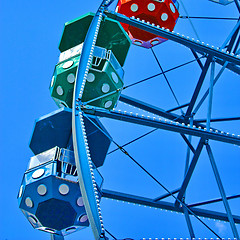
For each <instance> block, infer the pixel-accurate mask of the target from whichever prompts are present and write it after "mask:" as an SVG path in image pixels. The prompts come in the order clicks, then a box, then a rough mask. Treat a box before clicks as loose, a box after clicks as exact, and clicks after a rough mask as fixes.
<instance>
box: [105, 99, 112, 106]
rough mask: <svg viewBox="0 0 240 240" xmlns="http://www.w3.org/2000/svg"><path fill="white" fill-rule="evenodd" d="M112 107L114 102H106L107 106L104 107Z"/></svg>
mask: <svg viewBox="0 0 240 240" xmlns="http://www.w3.org/2000/svg"><path fill="white" fill-rule="evenodd" d="M111 106H112V101H110V100H109V101H107V102H105V104H104V107H105V108H109V107H111Z"/></svg>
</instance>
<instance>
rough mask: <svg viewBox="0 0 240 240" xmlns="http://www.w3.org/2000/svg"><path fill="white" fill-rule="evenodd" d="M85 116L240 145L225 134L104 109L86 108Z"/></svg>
mask: <svg viewBox="0 0 240 240" xmlns="http://www.w3.org/2000/svg"><path fill="white" fill-rule="evenodd" d="M83 111H84V112H85V113H86V114H89V115H90V116H91V115H96V116H99V117H107V118H112V119H116V120H120V121H125V122H130V123H135V124H140V125H144V126H149V127H153V128H159V129H163V130H168V131H173V132H177V133H182V134H188V135H192V136H198V137H203V138H205V139H212V140H216V141H220V142H226V143H232V144H236V145H240V137H237V136H231V135H229V134H227V133H223V134H222V133H219V132H217V133H215V132H211V131H210V132H207V131H205V130H204V129H199V128H190V127H188V126H185V125H184V126H183V125H182V124H178V123H176V122H171V121H170V122H165V121H163V120H161V121H159V120H158V119H156V120H153V119H149V118H146V117H141V116H139V117H138V116H133V115H132V114H131V113H119V112H115V111H107V110H104V109H97V108H93V107H86V108H84V109H83Z"/></svg>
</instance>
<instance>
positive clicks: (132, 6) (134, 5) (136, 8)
mask: <svg viewBox="0 0 240 240" xmlns="http://www.w3.org/2000/svg"><path fill="white" fill-rule="evenodd" d="M131 10H132V11H133V12H136V11H137V10H138V5H137V4H135V3H134V4H132V5H131Z"/></svg>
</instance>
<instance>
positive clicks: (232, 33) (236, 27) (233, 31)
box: [220, 21, 240, 49]
mask: <svg viewBox="0 0 240 240" xmlns="http://www.w3.org/2000/svg"><path fill="white" fill-rule="evenodd" d="M239 26H240V21H238V22H237V24H236V25H235V26H234V28H233V30H232V31H231V33H230V34H229V35H228V37H227V39H226V40H225V41H224V43H223V44H222V46H221V48H220V49H223V48H225V47H226V45H227V43H228V42H229V41H230V39H231V38H232V37H233V35H234V33H235V32H236V31H237V29H238V28H239ZM229 47H232V46H229Z"/></svg>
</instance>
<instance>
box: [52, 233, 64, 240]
mask: <svg viewBox="0 0 240 240" xmlns="http://www.w3.org/2000/svg"><path fill="white" fill-rule="evenodd" d="M51 240H64V237H63V236H59V235H55V234H51Z"/></svg>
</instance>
